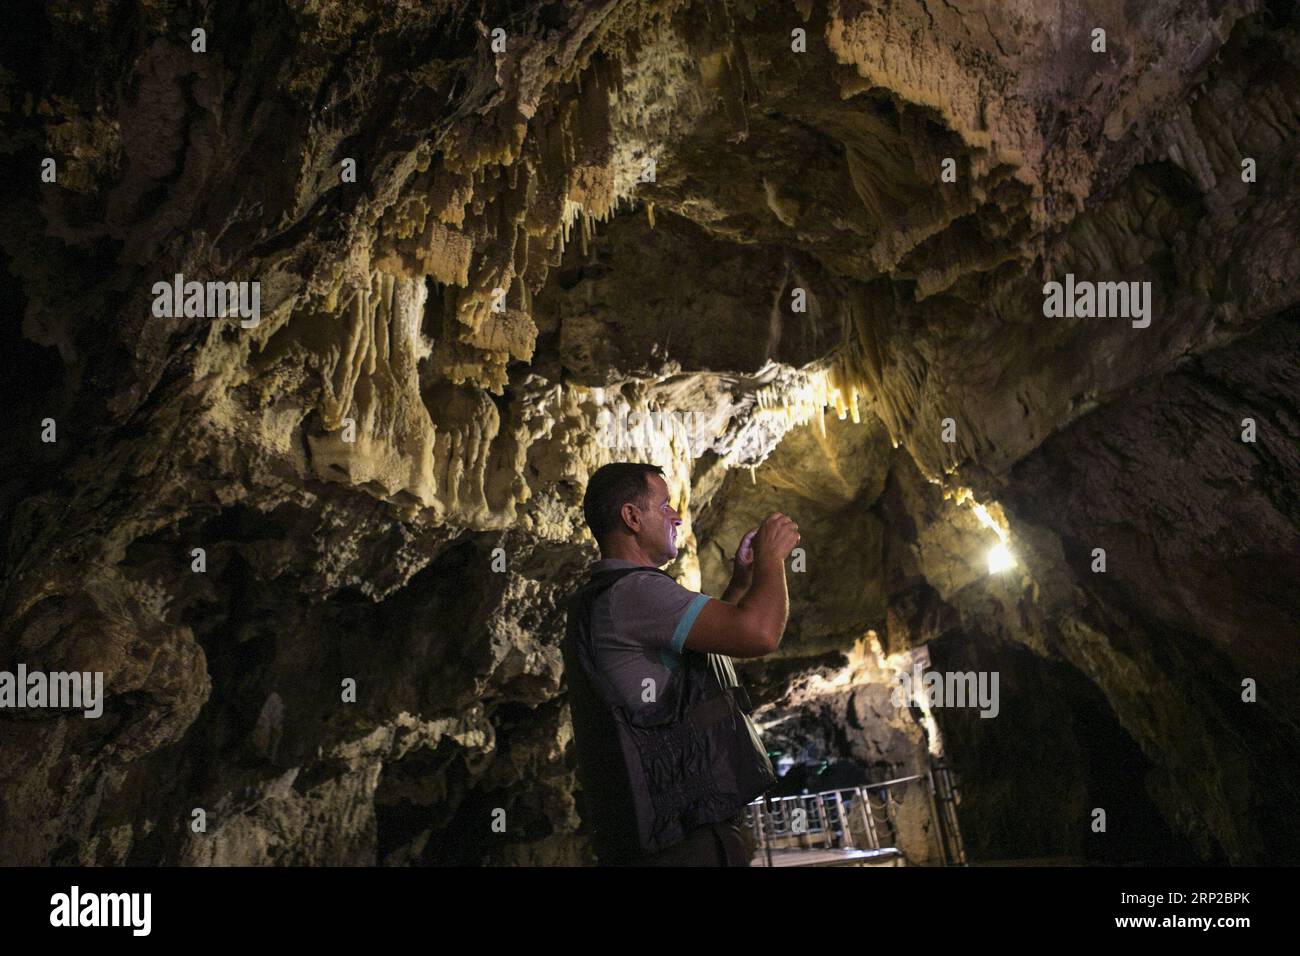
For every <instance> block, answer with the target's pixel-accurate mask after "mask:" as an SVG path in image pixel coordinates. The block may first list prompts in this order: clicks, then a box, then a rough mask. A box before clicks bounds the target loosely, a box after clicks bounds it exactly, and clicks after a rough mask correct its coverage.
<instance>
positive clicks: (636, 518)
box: [618, 501, 641, 534]
mask: <svg viewBox="0 0 1300 956" xmlns="http://www.w3.org/2000/svg"><path fill="white" fill-rule="evenodd" d="M618 514H619V517H620V518H622V519H623V524H624V525H626V526H627V528H628V530H629V531H631V532H632V533H633V534H635V533H636V532H638V531H640V530H641V509H640V508H638V507H637V506H636V505H634V504H632V502H630V501H629V502H627V503H626V504H624V505H623V507H621V508H619V509H618Z"/></svg>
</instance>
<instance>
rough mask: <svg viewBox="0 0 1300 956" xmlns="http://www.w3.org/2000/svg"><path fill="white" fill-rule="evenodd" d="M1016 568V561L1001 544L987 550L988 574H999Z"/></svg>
mask: <svg viewBox="0 0 1300 956" xmlns="http://www.w3.org/2000/svg"><path fill="white" fill-rule="evenodd" d="M1015 566H1016V559H1015V557H1014V556H1013V555H1012V554H1011V552H1010V551H1009V550H1008V549H1007V546H1006V545H1005V544H1003V543H1002V542H1000V541H999V542H998V543H997V544H995V545H994V546H993V547H992V548H990V549H989V574H999V573H1001V572H1003V571H1009V570H1011V569H1012V568H1014V567H1015Z"/></svg>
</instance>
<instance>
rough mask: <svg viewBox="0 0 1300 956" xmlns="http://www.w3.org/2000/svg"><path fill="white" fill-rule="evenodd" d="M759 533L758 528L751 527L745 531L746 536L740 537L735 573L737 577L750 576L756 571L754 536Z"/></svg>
mask: <svg viewBox="0 0 1300 956" xmlns="http://www.w3.org/2000/svg"><path fill="white" fill-rule="evenodd" d="M756 534H758V529H757V528H750V529H749V530H748V531H746V532H745V536H744V537H743V538H741V539H740V545H739V546H738V547H737V548H736V561H735V565H736V567H735V572H734V573H735V575H736V576H737V577H742V578H745V577H748V576H749V575H750V574H752V573H753V571H754V545H753V542H754V536H755V535H756Z"/></svg>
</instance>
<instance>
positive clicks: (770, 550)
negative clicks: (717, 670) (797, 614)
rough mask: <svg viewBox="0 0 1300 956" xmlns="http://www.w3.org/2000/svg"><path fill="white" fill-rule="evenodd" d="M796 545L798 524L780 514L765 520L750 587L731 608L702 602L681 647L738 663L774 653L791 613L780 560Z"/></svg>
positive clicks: (723, 603)
mask: <svg viewBox="0 0 1300 956" xmlns="http://www.w3.org/2000/svg"><path fill="white" fill-rule="evenodd" d="M798 543H799V527H798V525H796V524H795V523H794V522H793V521H792V520H790V519H789V518H787V517H786V516H785V515H783V514H779V513H774V514H772V515H769V516H768V518H767V520H766V521H764V522H763V525H762V527H761V528H759V530H758V534H757V535H756V536H755V538H754V570H753V584H752V585H751V586H750V587H749V589H748V590H747V591H746V592H745V594H744V596H743V597H741V598H740V599H739V600H738V601H737V603H736V604H734V605H733V604H728V603H727V602H726V601H725V600H724V601H714V600H710V601H709V602H708V603H706V604H705V605H704V607H702V608H701V609H700V613H699V615H698V616H697V617H696V618H695V623H694V624H692V625H691V630H690V633H689V634H687V636H686V641H685V644H684V646H685V647H689V648H690V649H691V650H693V651H701V652H705V653H713V654H726V655H727V656H729V657H739V658H746V657H761V656H763V655H764V654H770V653H772V652H773V651H774V650H776V649H777V647H778V646H779V645H780V643H781V635H782V633H784V631H785V625H786V619H787V617H788V616H789V613H790V603H789V596H788V595H787V593H786V586H785V559H786V557H787V556H788V555H789V554H790V552H791V551H792V550H794V546H795V545H796V544H798ZM730 590H731V589H730V587H729V588H728V591H730Z"/></svg>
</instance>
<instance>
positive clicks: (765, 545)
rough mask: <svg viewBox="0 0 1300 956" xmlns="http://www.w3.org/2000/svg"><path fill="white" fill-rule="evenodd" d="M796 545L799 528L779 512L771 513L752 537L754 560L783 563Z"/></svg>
mask: <svg viewBox="0 0 1300 956" xmlns="http://www.w3.org/2000/svg"><path fill="white" fill-rule="evenodd" d="M798 543H799V526H798V525H797V524H795V523H794V520H793V519H791V518H788V517H786V516H785V515H783V514H781V512H779V511H773V512H772V513H771V514H770V515H768V516H767V518H765V519H764V520H763V524H762V525H761V526H760V527H759V529H758V534H756V535H755V536H754V542H753V549H754V560H755V561H770V560H776V561H780V562H782V563H784V562H785V559H786V558H787V557H789V556H790V552H791V551H793V550H794V548H795V545H797V544H798ZM737 557H739V555H737Z"/></svg>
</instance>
